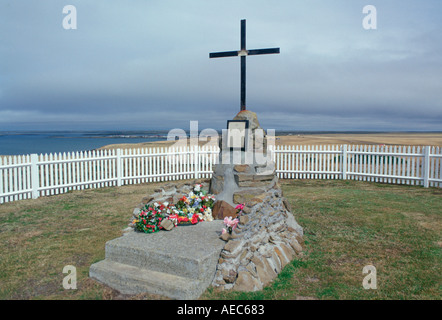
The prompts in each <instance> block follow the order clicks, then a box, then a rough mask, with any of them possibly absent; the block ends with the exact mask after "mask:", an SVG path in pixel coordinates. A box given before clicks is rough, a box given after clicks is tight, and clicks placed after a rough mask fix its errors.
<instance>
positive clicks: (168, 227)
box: [160, 219, 175, 231]
mask: <svg viewBox="0 0 442 320" xmlns="http://www.w3.org/2000/svg"><path fill="white" fill-rule="evenodd" d="M160 226H161V227H163V228H164V230H167V231H170V230H172V229H173V228H174V227H175V225H174V224H173V222H172V221H170V220H169V219H164V220H163V221H161V223H160Z"/></svg>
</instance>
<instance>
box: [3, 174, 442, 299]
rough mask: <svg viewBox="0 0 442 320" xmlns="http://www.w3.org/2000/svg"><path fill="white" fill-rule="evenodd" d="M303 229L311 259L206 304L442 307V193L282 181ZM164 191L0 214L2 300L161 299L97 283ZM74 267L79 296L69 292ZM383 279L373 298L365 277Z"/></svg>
mask: <svg viewBox="0 0 442 320" xmlns="http://www.w3.org/2000/svg"><path fill="white" fill-rule="evenodd" d="M281 183H282V188H283V191H284V196H285V197H287V198H288V200H289V201H290V203H291V205H292V209H293V210H292V211H293V213H294V215H295V218H296V220H297V221H298V223H299V224H300V225H301V226H302V227H303V228H304V233H305V235H304V240H305V246H304V252H303V254H302V255H300V256H298V257H297V258H296V259H295V260H293V261H292V262H291V263H289V264H288V265H287V266H286V267H285V268H284V269H283V270H282V272H281V273H280V274H279V276H278V278H277V279H275V280H274V281H273V282H272V283H271V284H270V285H268V286H267V287H266V288H264V289H263V290H261V291H257V292H249V293H241V292H233V291H225V292H219V291H217V290H215V289H214V288H209V289H208V290H207V291H206V293H205V294H204V295H203V296H202V297H201V298H202V299H256V300H261V299H441V297H442V295H441V291H442V290H441V289H442V288H441V284H442V281H441V280H442V277H441V273H442V270H441V251H440V250H441V245H442V241H441V239H440V235H441V229H442V228H441V214H442V209H441V208H442V190H441V189H436V188H430V189H424V188H421V187H415V186H402V185H401V186H395V185H384V184H376V183H368V182H357V181H339V180H329V181H322V180H308V181H306V180H293V181H282V182H281ZM158 185H159V184H158V183H157V184H150V185H133V186H124V187H120V188H116V187H113V188H103V189H91V190H83V191H74V192H70V193H68V194H63V195H57V196H51V197H42V198H39V199H36V200H23V201H17V202H12V203H5V204H2V205H0V244H1V248H2V250H1V253H0V299H116V298H125V299H127V298H132V299H152V298H159V297H157V296H150V295H139V296H134V297H129V296H123V295H119V294H118V293H117V292H116V291H114V290H111V289H109V288H107V287H105V286H103V285H101V284H99V283H97V282H95V281H93V280H91V279H89V278H88V272H89V267H90V265H91V264H92V263H94V262H97V261H100V260H102V259H103V258H104V244H105V243H106V241H108V240H110V239H114V238H116V237H118V236H120V235H121V230H122V229H124V228H125V227H126V226H127V223H128V221H129V219H130V217H131V214H132V210H133V208H134V207H135V206H136V205H137V204H138V203H139V202H140V201H141V199H142V198H143V197H144V196H145V195H147V194H149V193H152V192H153V190H154V189H156V188H158ZM65 265H74V266H76V268H77V288H78V289H77V290H65V289H63V287H62V281H63V278H64V276H66V275H65V274H63V273H62V270H63V267H64V266H65ZM366 265H374V266H375V267H376V269H377V285H378V289H376V290H366V289H364V288H363V287H362V281H363V279H364V277H365V276H366V275H364V274H362V269H363V267H364V266H366Z"/></svg>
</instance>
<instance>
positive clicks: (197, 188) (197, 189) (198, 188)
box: [193, 184, 201, 192]
mask: <svg viewBox="0 0 442 320" xmlns="http://www.w3.org/2000/svg"><path fill="white" fill-rule="evenodd" d="M193 190H194V191H196V192H198V191H200V190H201V185H200V184H197V185H195V188H193Z"/></svg>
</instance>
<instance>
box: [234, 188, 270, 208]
mask: <svg viewBox="0 0 442 320" xmlns="http://www.w3.org/2000/svg"><path fill="white" fill-rule="evenodd" d="M266 196H267V194H266V192H265V191H264V190H262V189H258V188H254V189H247V190H242V191H238V192H235V193H234V194H233V202H234V203H236V204H240V203H243V204H245V205H246V206H250V207H253V206H254V205H255V204H257V203H260V202H263V200H264V198H265V197H266Z"/></svg>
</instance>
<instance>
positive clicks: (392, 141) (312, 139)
mask: <svg viewBox="0 0 442 320" xmlns="http://www.w3.org/2000/svg"><path fill="white" fill-rule="evenodd" d="M275 140H276V141H275V143H276V145H341V144H347V145H382V144H385V145H397V146H399V145H406V146H428V145H429V146H442V133H361V134H357V133H351V134H350V133H348V134H343V133H329V134H299V135H297V134H294V135H283V136H276V139H275ZM208 143H209V144H212V143H213V144H215V145H216V144H217V142H208ZM172 144H173V142H171V141H156V142H144V143H128V144H111V145H107V146H104V147H101V148H100V149H117V148H121V149H137V148H156V147H169V146H171V145H172ZM199 144H200V145H205V144H207V142H199Z"/></svg>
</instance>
